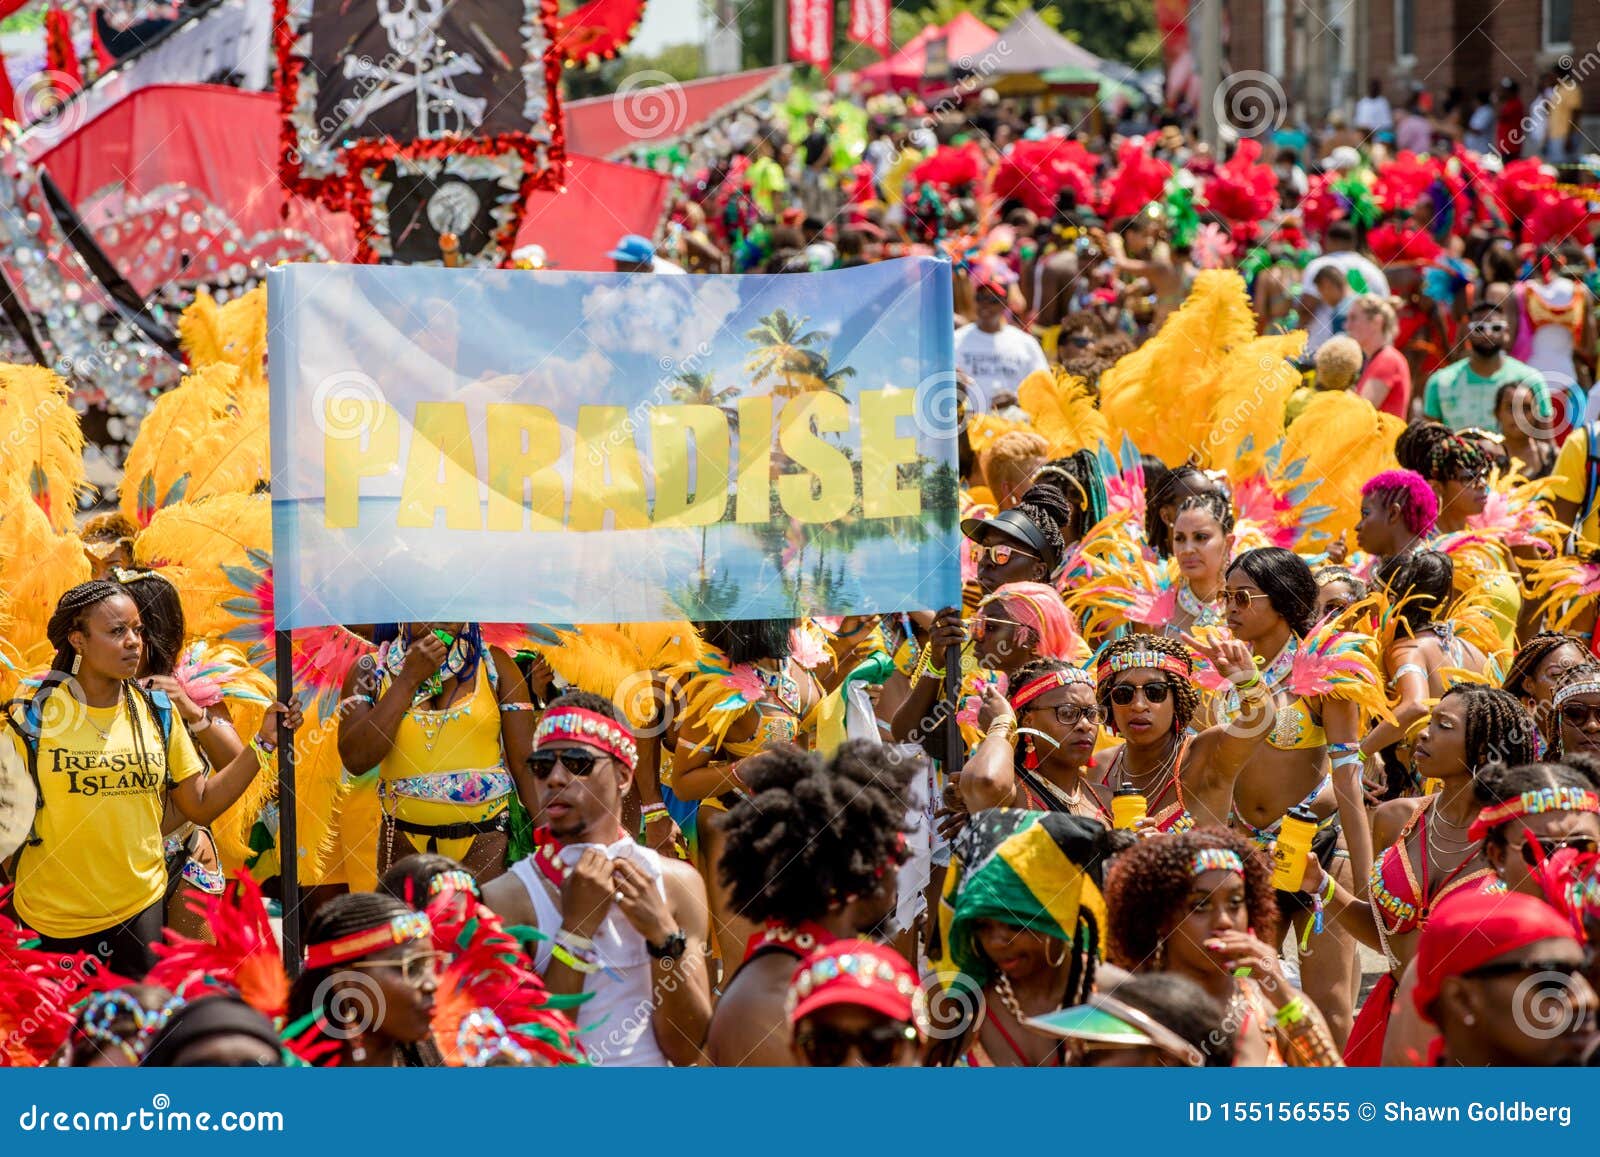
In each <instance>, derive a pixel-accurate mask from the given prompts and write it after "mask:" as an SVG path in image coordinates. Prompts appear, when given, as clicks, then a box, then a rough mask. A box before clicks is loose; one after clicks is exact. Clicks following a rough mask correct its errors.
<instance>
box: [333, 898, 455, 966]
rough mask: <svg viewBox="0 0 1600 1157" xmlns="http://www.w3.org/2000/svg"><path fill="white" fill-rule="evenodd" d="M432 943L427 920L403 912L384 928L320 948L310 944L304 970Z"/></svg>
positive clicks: (424, 914)
mask: <svg viewBox="0 0 1600 1157" xmlns="http://www.w3.org/2000/svg"><path fill="white" fill-rule="evenodd" d="M432 939H433V924H432V923H431V922H430V921H429V920H428V917H427V915H426V913H423V912H404V913H401V914H400V915H399V916H396V917H395V918H394V919H393V920H390V921H389V922H388V923H387V924H379V925H378V926H377V927H376V928H367V929H364V930H363V931H360V932H352V933H350V935H348V936H341V937H340V938H339V939H337V940H329V941H327V942H326V943H324V944H313V945H312V946H311V947H310V948H307V949H306V967H307V968H327V967H328V966H329V965H331V964H343V963H345V962H346V961H349V960H359V959H361V958H362V957H363V956H369V955H371V954H372V953H374V952H379V951H382V950H383V949H385V948H390V947H392V946H394V945H396V944H405V943H408V942H410V941H412V940H427V941H431V940H432Z"/></svg>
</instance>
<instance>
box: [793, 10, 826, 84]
mask: <svg viewBox="0 0 1600 1157" xmlns="http://www.w3.org/2000/svg"><path fill="white" fill-rule="evenodd" d="M789 59H790V60H798V61H799V62H800V63H802V64H809V65H812V66H813V67H815V68H821V69H826V68H828V66H829V65H831V64H832V63H833V0H789Z"/></svg>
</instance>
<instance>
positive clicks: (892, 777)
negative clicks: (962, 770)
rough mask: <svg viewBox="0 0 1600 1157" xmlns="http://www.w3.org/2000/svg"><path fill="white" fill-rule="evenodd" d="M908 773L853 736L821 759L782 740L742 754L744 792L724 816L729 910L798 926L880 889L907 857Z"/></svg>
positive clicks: (904, 765) (907, 764)
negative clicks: (892, 868) (748, 755)
mask: <svg viewBox="0 0 1600 1157" xmlns="http://www.w3.org/2000/svg"><path fill="white" fill-rule="evenodd" d="M911 769H912V763H911V761H909V760H906V761H902V760H900V759H898V758H896V757H895V756H894V755H893V754H892V753H891V752H890V751H889V750H888V749H886V748H883V747H880V746H878V745H876V744H870V743H866V742H864V741H859V740H857V741H852V742H849V743H846V744H844V745H843V746H842V747H840V748H839V750H838V751H837V752H836V753H835V754H834V756H833V758H832V759H830V760H827V761H824V760H823V759H822V757H821V756H819V755H816V754H814V753H811V752H806V751H802V750H800V749H799V748H798V747H794V746H791V745H788V744H784V745H782V746H779V747H774V748H771V749H769V750H767V751H764V752H762V753H761V754H759V755H755V756H752V757H751V758H749V759H747V760H745V761H744V762H743V763H742V764H740V765H739V775H740V778H742V779H743V780H744V781H745V784H746V786H747V787H748V789H749V794H748V795H747V796H745V797H744V798H742V799H740V800H739V802H738V803H736V804H734V806H733V807H732V808H730V809H729V810H728V812H727V814H726V816H724V817H723V822H722V831H723V840H724V843H723V849H722V861H721V863H720V865H719V867H718V872H719V874H720V876H721V878H722V883H723V886H724V887H726V888H728V890H729V895H730V898H731V900H732V901H733V907H734V910H735V911H736V912H738V913H739V914H740V915H741V916H743V917H744V918H745V919H746V920H753V921H755V922H756V923H758V924H759V923H763V922H765V921H767V920H777V921H781V922H782V923H785V924H789V925H796V924H800V923H802V922H804V921H806V920H816V919H818V918H820V917H821V916H822V915H823V914H824V913H826V912H827V910H828V908H829V907H830V905H832V904H835V903H838V902H840V901H842V900H844V899H846V898H847V897H856V896H864V895H867V894H869V893H871V892H873V891H874V890H876V889H877V888H878V887H879V885H880V883H881V881H882V879H883V876H884V873H885V871H886V870H887V869H888V868H889V866H890V865H894V864H898V863H900V861H901V859H902V858H903V855H904V853H903V845H904V842H905V840H904V837H905V830H906V829H905V817H906V811H907V808H908V806H909V805H908V801H907V795H906V788H907V784H908V781H909V779H910V773H911Z"/></svg>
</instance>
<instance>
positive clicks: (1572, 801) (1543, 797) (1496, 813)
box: [1467, 787, 1600, 841]
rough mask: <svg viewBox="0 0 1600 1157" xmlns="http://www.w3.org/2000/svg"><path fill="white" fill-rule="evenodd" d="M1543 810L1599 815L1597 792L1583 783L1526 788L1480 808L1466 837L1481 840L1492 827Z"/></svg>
mask: <svg viewBox="0 0 1600 1157" xmlns="http://www.w3.org/2000/svg"><path fill="white" fill-rule="evenodd" d="M1544 812H1594V813H1595V814H1597V815H1600V795H1596V794H1595V793H1594V792H1592V791H1590V790H1589V789H1588V788H1584V787H1543V788H1540V789H1539V790H1538V791H1525V792H1523V793H1522V794H1521V795H1519V796H1516V797H1515V798H1513V799H1508V800H1506V801H1505V802H1504V803H1497V804H1495V805H1494V806H1493V807H1486V808H1484V809H1483V810H1482V811H1481V812H1479V813H1478V818H1477V819H1475V820H1473V821H1472V826H1471V827H1470V828H1468V829H1467V839H1469V840H1474V841H1476V840H1481V839H1483V838H1484V837H1485V836H1487V835H1488V834H1489V832H1490V830H1491V829H1493V828H1497V827H1500V826H1501V825H1502V824H1506V823H1510V822H1511V821H1512V820H1514V819H1518V818H1520V817H1522V816H1536V815H1541V814H1543V813H1544Z"/></svg>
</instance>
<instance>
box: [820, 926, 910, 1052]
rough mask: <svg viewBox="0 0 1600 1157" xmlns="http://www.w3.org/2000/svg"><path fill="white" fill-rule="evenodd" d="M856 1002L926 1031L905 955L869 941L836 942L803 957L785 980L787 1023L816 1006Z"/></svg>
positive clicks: (891, 1018)
mask: <svg viewBox="0 0 1600 1157" xmlns="http://www.w3.org/2000/svg"><path fill="white" fill-rule="evenodd" d="M835 1004H859V1005H861V1006H862V1007H863V1008H870V1009H872V1010H873V1011H874V1012H881V1013H882V1014H883V1015H884V1016H886V1017H888V1018H889V1019H890V1020H898V1021H903V1022H905V1023H906V1024H909V1025H913V1026H914V1027H915V1028H916V1030H917V1033H918V1035H919V1036H921V1035H925V1034H926V1026H925V1021H926V1014H925V1013H924V1011H923V996H922V990H921V989H920V988H919V987H918V986H917V974H916V971H915V970H914V969H913V968H912V967H911V965H910V964H908V963H906V958H905V957H904V956H901V955H900V954H899V953H898V952H896V951H895V950H894V949H893V948H886V947H884V946H883V945H882V944H875V943H873V942H872V941H870V940H835V941H834V942H833V943H832V944H827V945H824V946H823V947H821V948H819V949H817V950H816V951H815V952H813V953H812V954H811V955H810V956H808V957H806V958H805V960H803V961H802V962H801V964H800V967H799V968H797V969H795V972H794V976H793V977H791V978H790V980H789V998H788V1006H789V1023H790V1024H791V1025H794V1024H798V1023H799V1022H800V1020H801V1019H802V1018H804V1017H807V1016H810V1015H811V1014H812V1013H814V1012H816V1011H817V1010H818V1009H820V1008H827V1007H828V1006H830V1005H835Z"/></svg>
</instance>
